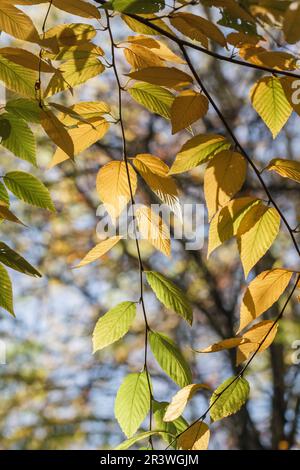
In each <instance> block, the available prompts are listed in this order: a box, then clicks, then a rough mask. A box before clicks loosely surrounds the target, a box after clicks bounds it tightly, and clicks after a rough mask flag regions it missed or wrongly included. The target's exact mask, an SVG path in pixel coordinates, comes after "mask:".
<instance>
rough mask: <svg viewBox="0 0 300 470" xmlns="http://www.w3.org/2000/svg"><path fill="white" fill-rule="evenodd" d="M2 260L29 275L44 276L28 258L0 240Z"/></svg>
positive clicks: (12, 267)
mask: <svg viewBox="0 0 300 470" xmlns="http://www.w3.org/2000/svg"><path fill="white" fill-rule="evenodd" d="M0 262H1V263H3V264H5V265H6V266H8V267H9V268H11V269H14V270H15V271H19V272H20V273H23V274H28V276H35V277H41V276H42V275H41V274H40V273H39V272H38V271H37V270H36V269H35V268H34V267H33V266H31V264H30V263H28V261H26V259H24V258H23V257H22V256H21V255H19V253H17V252H16V251H14V250H12V249H11V248H10V247H9V246H7V245H6V243H3V242H0Z"/></svg>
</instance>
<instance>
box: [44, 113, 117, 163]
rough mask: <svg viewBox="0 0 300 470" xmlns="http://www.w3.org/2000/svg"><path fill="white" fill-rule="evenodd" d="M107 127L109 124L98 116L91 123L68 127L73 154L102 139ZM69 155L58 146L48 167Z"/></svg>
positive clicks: (67, 157) (66, 158)
mask: <svg viewBox="0 0 300 470" xmlns="http://www.w3.org/2000/svg"><path fill="white" fill-rule="evenodd" d="M108 129H109V124H108V122H107V121H106V120H105V119H101V118H99V119H98V120H97V121H95V120H92V122H91V124H80V125H79V126H78V127H74V128H73V129H69V130H68V131H67V132H68V135H69V137H70V138H71V140H72V142H73V145H74V156H76V155H78V154H79V153H81V152H83V150H85V149H87V148H88V147H90V146H91V145H92V144H94V143H95V142H97V141H98V140H100V139H102V137H103V136H104V135H105V134H106V132H107V131H108ZM68 159H69V156H68V155H67V154H66V153H65V152H64V151H63V150H61V149H60V148H58V149H57V150H56V152H55V154H54V155H53V159H52V161H51V163H50V165H49V168H53V167H54V166H55V165H58V164H59V163H62V162H64V161H65V160H68Z"/></svg>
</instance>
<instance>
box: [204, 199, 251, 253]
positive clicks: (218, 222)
mask: <svg viewBox="0 0 300 470" xmlns="http://www.w3.org/2000/svg"><path fill="white" fill-rule="evenodd" d="M258 202H259V199H256V198H253V197H248V196H246V197H241V198H238V199H233V200H232V201H230V202H228V204H226V205H225V206H224V207H223V208H222V209H220V210H219V212H217V214H216V215H215V216H214V218H213V219H212V221H211V223H210V227H209V237H208V250H207V256H208V257H209V256H210V254H211V253H212V252H213V251H214V250H215V249H216V248H218V247H219V246H220V245H222V243H224V242H225V241H227V240H229V239H230V238H231V237H233V236H235V235H236V234H237V230H238V227H239V224H240V222H241V220H242V218H243V217H244V215H245V214H246V212H247V211H248V210H249V209H250V208H251V207H252V206H253V204H257V203H258Z"/></svg>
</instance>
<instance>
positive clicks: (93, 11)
mask: <svg viewBox="0 0 300 470" xmlns="http://www.w3.org/2000/svg"><path fill="white" fill-rule="evenodd" d="M53 5H54V6H56V7H57V8H59V9H60V10H63V11H67V12H68V13H71V14H72V15H78V16H82V17H84V18H97V19H99V18H101V15H100V12H99V10H98V9H97V8H96V7H95V5H92V4H91V3H89V2H86V1H84V0H76V2H74V0H53Z"/></svg>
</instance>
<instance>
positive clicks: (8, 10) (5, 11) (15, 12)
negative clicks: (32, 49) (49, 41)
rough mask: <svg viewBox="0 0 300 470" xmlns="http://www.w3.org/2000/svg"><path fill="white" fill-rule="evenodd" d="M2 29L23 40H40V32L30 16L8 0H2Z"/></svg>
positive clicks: (0, 24) (0, 8) (0, 22)
mask: <svg viewBox="0 0 300 470" xmlns="http://www.w3.org/2000/svg"><path fill="white" fill-rule="evenodd" d="M16 3H18V2H16ZM0 30H1V31H5V32H6V33H7V34H10V35H11V36H14V37H15V38H17V39H22V40H23V41H29V42H36V43H38V42H39V35H38V32H37V30H36V28H35V26H34V24H33V22H32V21H31V19H30V17H29V16H28V15H26V14H25V13H24V12H23V11H22V10H20V9H19V8H17V7H15V6H14V5H12V3H11V2H9V1H6V0H1V4H0Z"/></svg>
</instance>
